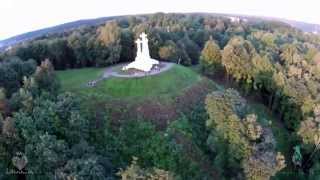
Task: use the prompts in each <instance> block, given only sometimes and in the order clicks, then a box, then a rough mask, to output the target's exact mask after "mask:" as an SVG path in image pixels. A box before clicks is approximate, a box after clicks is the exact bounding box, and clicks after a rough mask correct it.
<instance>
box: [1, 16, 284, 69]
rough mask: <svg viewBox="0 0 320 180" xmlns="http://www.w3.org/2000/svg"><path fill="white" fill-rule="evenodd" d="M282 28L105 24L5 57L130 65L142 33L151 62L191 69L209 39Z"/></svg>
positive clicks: (200, 19) (172, 20) (225, 22)
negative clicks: (172, 64)
mask: <svg viewBox="0 0 320 180" xmlns="http://www.w3.org/2000/svg"><path fill="white" fill-rule="evenodd" d="M282 26H284V25H282V24H277V23H271V24H265V23H264V22H259V21H254V22H245V21H243V22H237V23H236V22H232V21H231V20H230V19H228V18H226V17H219V16H212V15H196V14H189V15H184V14H162V13H158V14H154V15H146V16H128V17H121V18H117V19H116V20H114V21H108V22H107V23H106V24H105V25H103V26H88V27H86V26H85V27H82V28H79V29H76V30H73V31H69V32H65V33H61V34H54V35H49V36H45V37H41V38H38V39H36V40H32V41H29V42H25V43H22V44H20V45H18V46H17V47H14V48H13V49H12V50H11V51H9V52H7V56H19V57H20V58H22V59H30V58H32V59H35V60H36V61H37V62H38V63H40V62H41V61H42V60H43V59H46V58H48V59H50V61H51V62H52V63H53V65H54V67H55V68H56V69H66V68H81V67H92V66H101V67H102V66H107V65H111V64H115V63H119V62H127V61H132V60H133V59H134V56H135V43H134V41H135V39H136V38H137V36H138V35H139V34H140V33H141V32H146V33H147V34H148V35H149V44H150V53H151V56H152V57H153V58H157V59H162V60H166V61H173V62H180V63H181V64H184V65H192V64H197V63H198V62H199V55H200V51H201V49H202V48H203V46H204V43H205V41H207V40H208V39H209V37H210V36H212V37H213V38H214V39H215V40H216V41H217V42H218V45H219V46H220V47H224V46H225V45H226V43H227V42H228V41H229V39H230V38H231V37H233V36H235V35H240V36H247V35H248V34H250V33H251V32H252V31H255V29H267V28H269V29H272V28H278V27H282ZM284 27H286V26H284Z"/></svg>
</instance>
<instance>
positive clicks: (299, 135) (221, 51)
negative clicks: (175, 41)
mask: <svg viewBox="0 0 320 180" xmlns="http://www.w3.org/2000/svg"><path fill="white" fill-rule="evenodd" d="M257 28H259V29H251V33H249V34H247V35H244V36H233V37H232V38H231V39H230V40H229V42H228V43H227V44H226V45H225V46H224V47H221V46H220V47H219V43H218V42H219V41H217V40H215V39H214V38H211V39H209V40H208V41H207V42H206V44H205V47H204V49H203V50H202V53H201V57H200V64H201V69H202V70H203V72H204V73H205V74H207V75H209V76H212V75H214V74H215V73H217V72H218V71H223V72H224V73H225V75H226V81H229V82H231V84H236V85H237V87H239V88H240V89H242V91H243V92H244V93H245V94H247V95H249V94H251V95H257V96H258V97H260V99H262V101H263V103H264V104H265V105H267V106H268V108H269V109H270V110H271V111H273V112H274V113H275V114H276V115H277V116H278V117H280V119H281V120H282V122H281V124H283V126H284V127H285V128H286V129H287V130H288V131H289V132H290V133H291V135H292V136H291V138H290V139H288V141H289V142H290V143H289V144H294V145H295V146H294V147H288V148H289V149H291V150H292V151H293V152H292V154H291V156H292V157H290V158H292V161H289V162H291V163H292V164H293V166H294V167H296V168H297V169H298V170H299V171H298V173H300V175H302V176H303V174H304V173H306V174H308V175H309V177H310V178H311V179H312V178H315V177H318V173H317V171H319V169H318V167H319V160H320V159H319V158H320V157H319V153H317V151H318V149H319V143H320V141H319V137H320V134H319V131H318V127H319V126H318V125H319V121H318V118H319V107H320V101H319V100H320V96H319V92H320V89H319V88H320V81H319V80H320V74H319V72H320V66H319V62H320V51H319V43H318V42H319V37H318V36H315V35H311V34H305V33H302V32H299V31H296V30H293V29H291V28H286V27H281V26H280V27H277V28H275V27H273V28H270V27H268V26H262V27H259V26H257ZM305 177H306V176H305Z"/></svg>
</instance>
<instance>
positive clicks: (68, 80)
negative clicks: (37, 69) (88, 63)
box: [57, 68, 104, 91]
mask: <svg viewBox="0 0 320 180" xmlns="http://www.w3.org/2000/svg"><path fill="white" fill-rule="evenodd" d="M103 70H104V69H103V68H83V69H72V70H65V71H57V76H58V79H59V80H60V83H61V86H62V89H63V90H66V91H77V90H81V89H82V88H84V86H85V84H86V83H87V82H89V81H91V80H94V79H96V78H98V77H99V76H101V75H102V73H103Z"/></svg>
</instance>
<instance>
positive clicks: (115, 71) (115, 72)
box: [103, 62, 174, 79]
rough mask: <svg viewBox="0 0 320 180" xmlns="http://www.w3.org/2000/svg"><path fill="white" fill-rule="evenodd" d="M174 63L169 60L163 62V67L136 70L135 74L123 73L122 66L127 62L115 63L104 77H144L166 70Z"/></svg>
mask: <svg viewBox="0 0 320 180" xmlns="http://www.w3.org/2000/svg"><path fill="white" fill-rule="evenodd" d="M173 65H174V63H169V62H161V68H159V69H156V68H155V69H152V70H151V71H150V72H147V73H145V72H135V73H133V74H122V73H121V68H122V67H123V66H125V64H119V65H115V66H112V67H108V68H106V70H105V71H104V73H103V79H107V78H109V77H111V76H113V77H122V78H136V77H144V76H152V75H156V74H160V73H162V72H164V71H167V70H169V69H170V68H171V67H172V66H173Z"/></svg>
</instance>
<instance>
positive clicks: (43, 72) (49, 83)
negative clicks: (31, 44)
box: [34, 59, 59, 93]
mask: <svg viewBox="0 0 320 180" xmlns="http://www.w3.org/2000/svg"><path fill="white" fill-rule="evenodd" d="M34 78H35V81H36V82H37V84H38V86H39V87H40V88H41V89H43V90H46V91H48V92H50V93H56V92H57V90H58V88H59V83H58V80H57V78H56V75H55V72H54V68H53V66H52V64H51V62H50V61H49V59H46V60H44V61H42V62H41V65H40V66H38V67H37V70H36V72H35V74H34Z"/></svg>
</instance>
